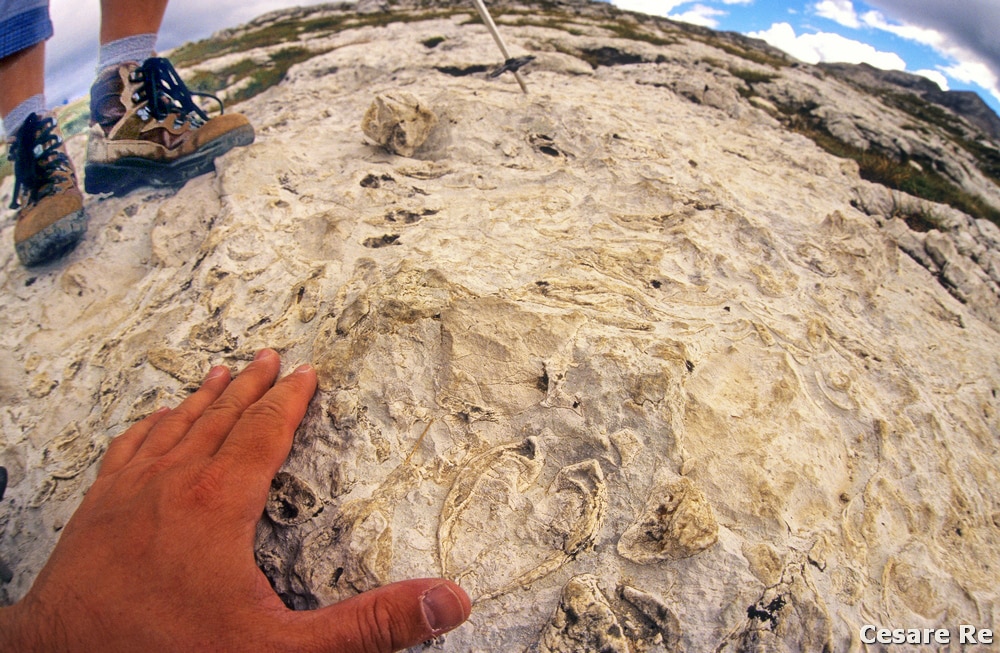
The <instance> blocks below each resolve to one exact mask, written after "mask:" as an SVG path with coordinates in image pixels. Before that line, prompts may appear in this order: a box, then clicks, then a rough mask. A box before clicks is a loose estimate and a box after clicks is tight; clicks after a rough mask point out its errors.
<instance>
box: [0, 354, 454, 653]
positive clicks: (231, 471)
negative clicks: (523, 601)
mask: <svg viewBox="0 0 1000 653" xmlns="http://www.w3.org/2000/svg"><path fill="white" fill-rule="evenodd" d="M279 367H280V361H279V358H278V355H277V354H276V353H275V352H274V351H271V350H267V349H265V350H262V351H261V352H259V353H258V354H257V357H256V358H255V359H254V361H253V362H252V363H251V364H250V365H248V366H247V367H246V369H244V370H243V371H242V372H241V373H240V374H239V375H238V376H237V377H236V378H235V379H230V374H229V370H228V369H226V368H225V367H215V368H212V370H211V371H210V372H209V374H208V376H207V377H206V379H205V381H204V383H203V384H202V386H201V387H200V388H199V389H198V390H197V391H196V392H194V393H193V394H192V395H191V396H189V397H188V398H187V399H185V400H184V401H183V402H182V403H181V404H180V405H179V406H178V407H177V408H174V409H173V410H166V409H162V410H160V411H157V412H156V413H154V414H152V415H150V416H149V417H147V418H146V419H144V420H142V421H140V422H138V423H136V424H135V425H133V426H132V427H131V428H130V429H128V430H127V431H126V432H125V433H124V434H122V435H121V436H119V437H118V438H116V439H115V440H114V441H113V442H112V443H111V445H110V446H109V447H108V451H107V453H106V454H105V455H104V459H103V461H102V463H101V468H100V471H99V473H98V475H97V479H96V480H95V482H94V484H93V486H92V487H91V488H90V490H89V491H88V492H87V495H86V497H84V500H83V502H82V503H81V504H80V507H79V508H78V509H77V511H76V513H75V514H74V515H73V517H72V518H71V519H70V520H69V523H67V524H66V526H65V528H64V529H63V532H62V534H61V536H60V539H59V542H58V544H57V545H56V547H55V550H54V551H53V552H52V555H51V557H50V558H49V560H48V562H47V563H46V565H45V567H44V568H43V569H42V571H41V572H40V573H39V575H38V578H37V579H36V580H35V583H34V585H33V586H32V588H31V590H30V591H29V592H28V594H27V595H26V596H25V598H24V599H23V600H21V601H20V602H19V603H17V604H15V605H14V606H11V607H9V608H3V609H0V645H2V646H3V648H4V649H5V650H17V651H86V652H91V651H102V652H111V651H130V652H134V651H149V652H151V653H152V652H160V651H164V652H166V651H249V650H253V651H279V650H280V651H337V652H338V653H374V652H388V651H397V650H400V649H402V648H406V647H408V646H414V645H416V644H419V643H420V642H423V641H425V640H428V639H430V638H432V637H434V636H436V635H439V634H441V633H443V632H445V631H448V630H451V629H452V628H455V627H456V626H458V625H459V624H460V623H462V622H463V621H465V620H466V619H467V618H468V616H469V612H470V610H471V604H470V601H469V598H468V596H466V594H465V592H463V591H462V589H461V588H459V587H458V586H457V585H455V584H454V583H452V582H450V581H447V580H443V579H420V580H408V581H402V582H399V583H393V584H391V585H386V586H384V587H380V588H378V589H374V590H371V591H369V592H365V593H363V594H359V595H358V596H355V597H353V598H351V599H348V600H346V601H343V602H341V603H338V604H336V605H332V606H329V607H326V608H322V609H319V610H313V611H303V612H295V611H292V610H289V609H288V608H287V607H286V606H285V605H284V604H283V603H282V602H281V600H280V599H279V598H278V596H277V595H276V594H275V593H274V590H273V589H272V588H271V586H270V584H269V583H268V580H267V578H266V577H265V576H264V574H263V573H262V572H261V571H260V569H258V568H257V566H256V564H255V562H254V555H253V544H254V533H255V527H256V523H257V521H258V519H259V518H260V516H261V514H262V513H263V511H264V504H265V502H266V500H267V494H268V489H269V487H270V482H271V479H272V477H273V476H274V474H275V473H276V472H277V471H278V468H279V467H281V465H282V463H283V462H284V460H285V458H286V457H287V456H288V452H289V449H290V448H291V444H292V437H293V435H294V433H295V429H296V428H297V426H298V424H299V422H301V421H302V417H303V416H304V415H305V411H306V406H307V405H308V403H309V400H310V398H311V397H312V395H313V393H314V392H315V390H316V372H315V371H314V370H313V369H312V368H311V367H309V366H307V365H303V366H302V367H299V368H298V369H296V370H295V371H294V372H292V373H291V374H289V375H287V376H285V377H284V378H282V379H281V380H279V381H277V383H275V379H276V378H277V377H278V371H279Z"/></svg>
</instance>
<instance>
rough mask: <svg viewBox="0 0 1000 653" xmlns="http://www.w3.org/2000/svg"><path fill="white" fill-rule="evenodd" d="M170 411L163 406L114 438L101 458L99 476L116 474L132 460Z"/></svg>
mask: <svg viewBox="0 0 1000 653" xmlns="http://www.w3.org/2000/svg"><path fill="white" fill-rule="evenodd" d="M169 412H170V409H169V408H161V409H159V410H158V411H156V412H155V413H153V414H151V415H147V416H146V417H145V418H144V419H142V420H140V421H138V422H136V423H135V424H133V425H132V426H130V427H129V428H128V430H126V431H125V432H124V433H122V434H121V435H119V436H118V437H116V438H115V439H114V440H112V441H111V444H110V445H108V450H107V451H106V452H105V453H104V458H102V459H101V468H100V470H99V471H98V472H97V476H98V478H100V477H101V476H106V475H108V474H114V473H115V472H117V471H118V470H119V469H121V468H122V467H124V466H125V465H127V464H128V462H129V461H130V460H132V457H133V456H134V455H135V452H136V451H138V450H139V447H140V446H142V443H143V442H145V441H146V436H147V435H149V432H150V431H151V430H153V427H154V426H155V425H156V423H157V422H159V421H160V418H162V417H163V416H164V415H166V414H167V413H169Z"/></svg>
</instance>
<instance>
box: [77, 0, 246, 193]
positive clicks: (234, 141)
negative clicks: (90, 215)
mask: <svg viewBox="0 0 1000 653" xmlns="http://www.w3.org/2000/svg"><path fill="white" fill-rule="evenodd" d="M166 6H167V2H166V0H102V2H101V7H102V21H101V43H102V45H101V60H102V62H103V63H104V64H106V65H103V66H100V67H99V68H100V69H99V71H98V76H97V80H96V81H95V82H94V85H93V86H92V87H91V89H90V114H91V130H90V139H89V141H88V145H87V167H86V178H85V184H86V189H87V192H89V193H113V194H116V195H120V194H124V193H127V192H129V191H131V190H132V189H134V188H137V187H139V186H166V187H178V186H181V185H183V184H184V183H185V182H186V181H187V180H188V179H191V178H192V177H195V176H198V175H201V174H205V173H207V172H211V171H212V170H214V169H215V159H216V158H217V157H218V156H221V155H222V154H224V153H225V152H227V151H229V150H230V149H232V148H233V147H237V146H242V145H249V144H250V143H252V142H253V140H254V130H253V126H252V125H250V122H249V121H248V120H247V119H246V118H245V117H244V116H242V115H240V114H232V113H230V114H224V115H223V114H222V112H220V115H217V116H213V117H209V116H208V114H207V113H206V112H205V111H204V110H203V109H202V108H201V107H199V106H197V105H196V104H195V103H194V101H193V99H192V96H193V95H198V94H197V93H191V92H190V91H189V90H188V88H187V87H186V86H185V85H184V82H183V81H181V79H180V77H179V76H178V75H177V72H176V71H175V70H174V68H173V66H172V65H171V64H170V62H169V61H167V60H166V59H161V58H158V57H154V56H150V55H151V54H152V53H151V52H150V53H149V54H148V55H146V56H145V57H143V56H139V54H138V52H136V50H138V51H141V50H142V48H143V47H149V48H150V49H151V47H152V43H149V44H148V46H143V45H142V39H143V38H147V37H149V36H154V37H155V31H156V30H158V29H159V27H160V24H161V22H162V20H163V14H164V11H165V10H166ZM137 7H138V9H137ZM148 30H153V31H152V32H150V31H148ZM154 40H155V39H154ZM112 48H116V51H115V52H111V49H112ZM130 48H131V49H132V50H133V52H132V54H129V53H128V51H129V49H130ZM147 57H148V58H147ZM219 105H220V109H221V106H222V103H221V102H219Z"/></svg>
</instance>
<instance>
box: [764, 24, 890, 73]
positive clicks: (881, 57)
mask: <svg viewBox="0 0 1000 653" xmlns="http://www.w3.org/2000/svg"><path fill="white" fill-rule="evenodd" d="M747 36H750V37H752V38H757V39H763V40H764V41H767V42H768V43H770V44H771V45H773V46H774V47H776V48H779V49H781V50H784V51H785V52H787V53H788V54H790V55H792V56H793V57H795V58H796V59H799V60H801V61H804V62H806V63H812V64H815V63H820V62H823V61H828V62H844V63H867V64H871V65H872V66H875V67H876V68H882V69H883V70H905V69H906V62H905V61H903V59H902V58H901V57H900V56H899V55H898V54H896V53H895V52H882V51H881V50H876V49H875V48H874V47H872V46H871V45H869V44H867V43H862V42H860V41H854V40H852V39H848V38H846V37H843V36H841V35H840V34H833V33H830V32H816V33H814V34H801V35H796V34H795V29H794V28H793V27H792V26H791V25H789V24H788V23H775V24H773V25H771V27H770V28H769V29H767V30H765V31H762V32H751V33H750V34H748V35H747Z"/></svg>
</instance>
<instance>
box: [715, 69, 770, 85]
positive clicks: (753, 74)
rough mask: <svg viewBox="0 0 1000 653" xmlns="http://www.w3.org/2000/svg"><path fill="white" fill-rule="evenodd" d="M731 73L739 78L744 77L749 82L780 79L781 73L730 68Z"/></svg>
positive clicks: (758, 82) (761, 82)
mask: <svg viewBox="0 0 1000 653" xmlns="http://www.w3.org/2000/svg"><path fill="white" fill-rule="evenodd" d="M728 70H729V74H730V75H732V76H733V77H736V78H738V79H742V80H743V81H744V82H746V83H747V84H750V85H753V84H767V83H769V82H773V81H774V80H776V79H778V78H779V77H780V76H781V75H774V74H771V73H763V72H760V71H759V70H751V69H750V68H729V69H728Z"/></svg>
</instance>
